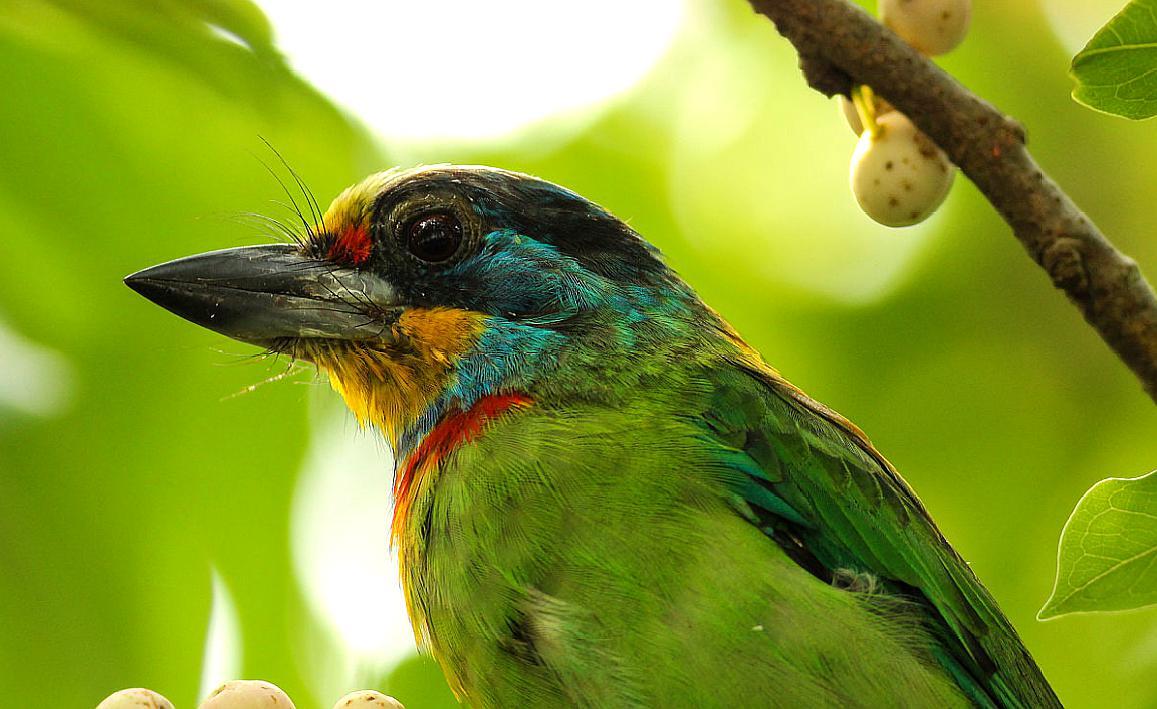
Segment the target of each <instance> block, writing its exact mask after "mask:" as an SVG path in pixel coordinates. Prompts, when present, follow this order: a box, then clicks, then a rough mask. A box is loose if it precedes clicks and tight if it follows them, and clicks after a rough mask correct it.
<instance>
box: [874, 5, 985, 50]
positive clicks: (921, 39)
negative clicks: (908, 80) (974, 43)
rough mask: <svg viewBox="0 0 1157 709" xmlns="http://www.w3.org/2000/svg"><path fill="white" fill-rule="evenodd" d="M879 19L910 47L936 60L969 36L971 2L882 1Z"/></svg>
mask: <svg viewBox="0 0 1157 709" xmlns="http://www.w3.org/2000/svg"><path fill="white" fill-rule="evenodd" d="M880 19H881V20H882V21H883V22H884V24H885V25H887V26H888V27H890V28H891V29H892V31H893V32H895V33H896V34H898V35H900V36H901V37H902V38H903V39H904V41H905V42H907V43H908V44H910V45H912V46H913V47H915V48H916V49H919V50H920V51H921V52H923V53H924V54H927V55H928V56H936V55H937V54H944V53H945V52H950V51H952V50H953V49H954V48H955V47H956V45H958V44H960V42H961V41H963V40H964V35H966V34H968V23H969V22H970V21H971V20H972V0H880Z"/></svg>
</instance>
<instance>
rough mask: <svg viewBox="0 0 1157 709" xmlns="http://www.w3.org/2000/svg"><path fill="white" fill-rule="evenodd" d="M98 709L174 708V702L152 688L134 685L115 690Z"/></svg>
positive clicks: (97, 706) (98, 705)
mask: <svg viewBox="0 0 1157 709" xmlns="http://www.w3.org/2000/svg"><path fill="white" fill-rule="evenodd" d="M96 709H173V703H172V702H170V701H169V700H168V699H165V698H164V697H163V696H161V695H160V694H157V693H156V692H154V691H153V690H151V689H143V688H141V687H134V688H133V689H122V690H121V691H119V692H113V693H112V694H110V695H109V696H108V698H107V699H105V700H104V701H103V702H101V703H100V704H97V705H96Z"/></svg>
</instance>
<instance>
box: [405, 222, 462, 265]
mask: <svg viewBox="0 0 1157 709" xmlns="http://www.w3.org/2000/svg"><path fill="white" fill-rule="evenodd" d="M408 231H409V233H408V235H407V242H406V245H407V247H408V248H409V250H410V253H411V254H413V255H414V257H415V258H417V259H419V260H421V261H425V262H426V263H444V262H446V261H449V260H450V259H451V258H453V257H454V254H456V253H458V247H459V246H460V245H461V244H462V223H461V222H459V221H458V219H457V218H456V217H455V216H454V215H452V214H429V215H426V216H424V217H419V218H418V219H416V220H414V221H413V222H412V223H411V224H410V228H409V230H408Z"/></svg>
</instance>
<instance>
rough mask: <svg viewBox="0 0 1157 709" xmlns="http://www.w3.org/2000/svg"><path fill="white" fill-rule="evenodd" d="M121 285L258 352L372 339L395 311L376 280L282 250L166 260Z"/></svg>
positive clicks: (388, 292)
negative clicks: (308, 342) (282, 345)
mask: <svg viewBox="0 0 1157 709" xmlns="http://www.w3.org/2000/svg"><path fill="white" fill-rule="evenodd" d="M125 285H127V286H128V287H129V288H132V289H133V290H134V291H136V292H137V293H140V294H141V295H143V296H144V297H146V298H148V299H149V300H151V301H153V302H154V303H156V304H157V305H159V306H161V307H162V308H165V309H166V310H168V311H170V312H172V313H173V314H175V315H179V316H181V317H182V318H185V319H186V320H188V321H189V322H193V323H196V324H197V325H200V326H201V327H206V328H208V329H210V330H213V331H215V332H219V333H221V334H222V335H227V336H228V337H232V338H234V339H236V340H241V341H242V342H248V343H250V344H255V345H260V346H263V347H265V346H269V345H270V344H272V343H274V342H276V341H277V340H281V339H284V338H329V339H340V340H371V339H376V338H378V337H379V336H380V335H381V333H382V330H383V327H384V324H385V323H388V322H389V321H390V320H392V319H393V317H395V316H396V315H397V314H398V313H399V312H400V311H401V307H400V304H399V303H398V301H397V297H396V292H395V290H394V288H393V287H392V286H391V285H390V284H389V283H388V282H386V281H385V280H384V279H382V278H381V277H379V276H377V275H375V274H373V273H370V272H368V271H359V270H355V269H350V268H339V267H335V266H334V265H333V264H332V263H327V262H324V261H318V260H316V259H312V258H309V257H307V256H304V255H303V254H302V253H301V251H300V250H299V249H297V248H296V247H294V246H291V245H288V244H275V245H268V246H244V247H241V248H236V249H225V250H222V251H211V252H209V253H204V254H198V255H196V256H189V257H186V258H182V259H177V260H176V261H169V262H168V263H163V264H161V265H159V266H153V267H152V268H146V269H144V270H143V271H138V272H136V273H134V274H132V275H131V276H128V277H127V278H125Z"/></svg>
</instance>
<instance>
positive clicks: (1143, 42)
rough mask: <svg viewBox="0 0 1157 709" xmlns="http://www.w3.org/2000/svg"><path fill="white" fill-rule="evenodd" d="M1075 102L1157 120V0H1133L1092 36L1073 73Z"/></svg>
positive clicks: (1121, 113)
mask: <svg viewBox="0 0 1157 709" xmlns="http://www.w3.org/2000/svg"><path fill="white" fill-rule="evenodd" d="M1070 73H1071V74H1072V77H1073V79H1075V80H1076V82H1077V87H1076V88H1075V89H1073V98H1074V99H1076V100H1077V101H1078V102H1079V103H1082V104H1084V105H1086V106H1088V107H1089V108H1092V109H1095V110H1097V111H1104V112H1105V113H1112V114H1115V115H1118V116H1124V117H1125V118H1132V119H1133V120H1142V119H1145V118H1152V117H1153V116H1154V115H1157V0H1133V1H1132V2H1130V3H1129V4H1128V5H1126V6H1125V9H1124V10H1122V11H1121V12H1120V13H1118V14H1117V16H1116V17H1114V18H1113V19H1111V20H1109V23H1108V24H1107V25H1105V26H1104V27H1102V28H1101V29H1100V31H1099V32H1097V34H1095V35H1094V36H1093V38H1092V39H1091V40H1089V43H1088V44H1087V45H1086V46H1085V48H1084V49H1082V50H1081V52H1080V53H1079V54H1077V56H1075V57H1073V66H1072V69H1071V71H1070Z"/></svg>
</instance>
